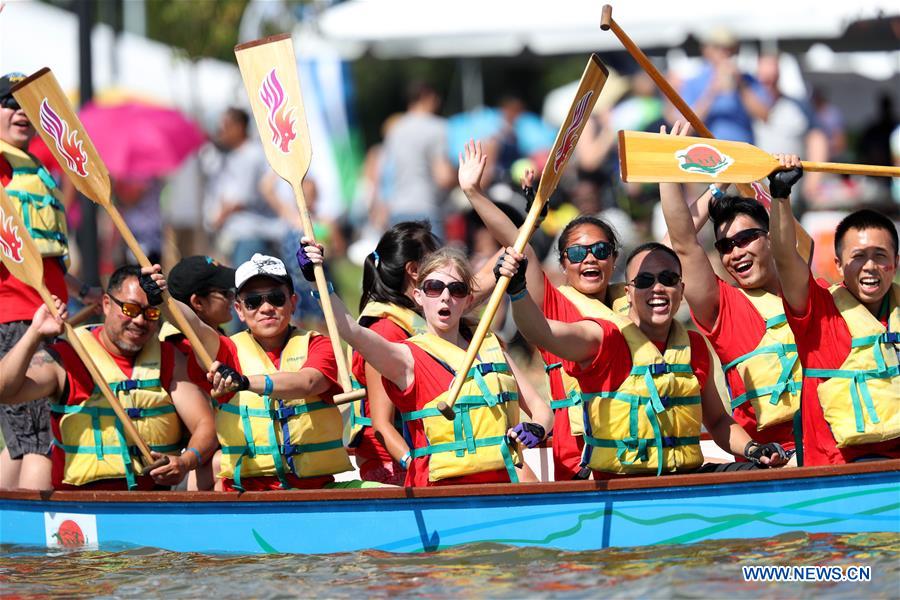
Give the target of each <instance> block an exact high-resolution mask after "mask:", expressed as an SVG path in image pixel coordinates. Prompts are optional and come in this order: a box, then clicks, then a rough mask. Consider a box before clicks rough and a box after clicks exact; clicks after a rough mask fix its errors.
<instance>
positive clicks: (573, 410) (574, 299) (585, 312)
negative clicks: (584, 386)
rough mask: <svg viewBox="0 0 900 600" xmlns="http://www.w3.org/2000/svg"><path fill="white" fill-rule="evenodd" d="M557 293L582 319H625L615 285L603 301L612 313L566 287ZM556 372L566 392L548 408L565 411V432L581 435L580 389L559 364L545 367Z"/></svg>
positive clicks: (624, 301)
mask: <svg viewBox="0 0 900 600" xmlns="http://www.w3.org/2000/svg"><path fill="white" fill-rule="evenodd" d="M558 289H559V291H560V293H562V295H563V296H565V297H566V298H567V299H568V300H569V301H570V302H571V303H572V304H574V305H575V308H577V309H578V312H579V313H581V314H582V316H585V317H595V318H598V319H608V318H610V315H620V316H622V317H626V318H627V317H628V309H629V308H630V306H629V304H628V297H627V296H626V295H625V285H624V284H621V283H616V284H612V285H610V286H609V287H608V288H607V290H606V298H607V301H608V302H610V303H612V306H613V307H612V309H610V308H609V307H608V306H607V305H606V304H603V303H602V302H600V301H599V300H597V299H596V298H591V297H590V296H586V295H584V294H582V293H581V292H579V291H578V290H576V289H575V288H573V287H572V286H569V285H563V286H560V287H559V288H558ZM555 369H559V372H560V377H562V382H563V389H564V390H565V392H566V396H565V398H553V399H551V400H550V408H551V409H554V410H556V409H558V408H568V410H569V428H570V429H571V432H572V435H584V410H583V408H582V407H583V405H584V399H583V397H582V395H581V387H580V386H579V385H578V380H577V379H575V378H574V377H572V376H571V375H569V374H568V373H566V372H565V371H564V370H563V369H562V363H554V364H552V365H547V366H546V370H547V372H548V373H550V372H551V371H553V370H555Z"/></svg>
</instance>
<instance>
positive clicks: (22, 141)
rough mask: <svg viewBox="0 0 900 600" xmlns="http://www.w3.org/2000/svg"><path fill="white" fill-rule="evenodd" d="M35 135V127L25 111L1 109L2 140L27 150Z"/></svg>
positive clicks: (0, 128)
mask: <svg viewBox="0 0 900 600" xmlns="http://www.w3.org/2000/svg"><path fill="white" fill-rule="evenodd" d="M34 134H35V130H34V127H33V126H32V125H31V121H29V120H28V115H26V114H25V111H24V110H22V109H21V108H18V109H15V110H14V109H12V108H5V107H4V108H0V139H2V140H3V141H4V142H7V143H9V144H12V145H13V146H15V147H17V148H20V149H22V150H25V149H26V148H28V143H29V142H30V141H31V138H33V137H34Z"/></svg>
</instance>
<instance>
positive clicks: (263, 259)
mask: <svg viewBox="0 0 900 600" xmlns="http://www.w3.org/2000/svg"><path fill="white" fill-rule="evenodd" d="M254 277H269V278H271V279H275V280H276V281H278V282H280V283H284V284H285V285H287V286H288V288H289V289H290V290H291V291H292V292H293V290H294V284H293V281H292V280H291V277H290V275H288V272H287V269H286V268H285V266H284V262H283V261H282V260H281V259H280V258H275V257H274V256H266V255H265V254H259V253H256V254H254V255H253V256H252V257H251V258H250V260H248V261H247V262H245V263H242V264H241V266H239V267H238V268H237V270H236V271H235V272H234V287H236V288H237V290H238V291H241V287H242V286H243V285H244V284H245V283H247V282H248V281H250V280H251V279H253V278H254Z"/></svg>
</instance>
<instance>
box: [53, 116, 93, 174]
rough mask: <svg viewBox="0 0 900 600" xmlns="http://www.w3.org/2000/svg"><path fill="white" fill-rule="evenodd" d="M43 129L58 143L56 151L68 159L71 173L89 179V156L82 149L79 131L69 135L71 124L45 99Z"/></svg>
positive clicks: (67, 162)
mask: <svg viewBox="0 0 900 600" xmlns="http://www.w3.org/2000/svg"><path fill="white" fill-rule="evenodd" d="M41 128H42V129H43V130H44V131H46V132H47V133H49V134H50V136H51V137H52V138H53V140H54V141H55V142H56V149H57V150H58V151H59V153H60V155H62V157H63V158H64V159H66V165H67V166H68V167H69V170H70V171H73V172H75V173H78V175H80V176H81V177H87V175H88V172H87V169H86V168H85V166H86V165H87V154H85V153H84V150H83V149H82V148H81V144H82V142H81V140H79V139H78V130H77V129H76V130H74V131H72V132H71V133H69V124H68V123H66V122H65V121H63V120H62V119H61V118H60V116H59V115H58V114H56V111H54V110H53V109H52V108H50V103H48V102H47V99H46V98H44V99H43V101H41Z"/></svg>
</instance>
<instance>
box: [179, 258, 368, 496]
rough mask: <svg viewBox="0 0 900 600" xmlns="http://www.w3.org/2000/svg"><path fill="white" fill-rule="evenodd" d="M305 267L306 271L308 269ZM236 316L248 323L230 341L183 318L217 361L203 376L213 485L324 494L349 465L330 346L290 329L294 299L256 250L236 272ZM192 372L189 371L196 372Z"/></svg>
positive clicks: (193, 318)
mask: <svg viewBox="0 0 900 600" xmlns="http://www.w3.org/2000/svg"><path fill="white" fill-rule="evenodd" d="M310 269H311V265H310ZM234 284H235V287H236V288H237V299H236V300H235V303H234V308H235V311H236V312H237V314H238V317H239V318H240V320H241V321H242V322H243V323H244V324H245V325H246V326H247V330H246V331H242V332H240V333H237V334H235V335H233V336H231V337H225V336H222V335H220V334H219V333H218V332H217V331H216V330H215V329H213V328H212V327H210V326H209V325H207V324H205V323H203V322H201V321H200V319H199V318H198V317H197V315H196V314H195V313H194V312H193V311H191V310H190V309H189V308H188V307H187V306H182V312H183V313H184V314H185V316H186V317H187V318H188V320H189V321H190V322H191V324H192V325H193V326H194V328H195V330H196V331H197V332H198V334H199V336H200V338H201V339H202V341H203V344H204V346H206V348H207V349H209V350H210V352H211V353H213V354H214V355H215V357H216V362H214V363H213V365H212V367H211V369H210V371H209V373H206V374H202V373H199V367H197V366H196V363H192V365H191V369H192V375H193V376H194V378H195V381H197V380H198V378H201V377H205V378H206V380H207V382H208V385H210V386H211V387H210V390H211V392H212V395H213V396H214V397H215V398H216V399H217V401H218V403H219V407H218V411H217V416H216V430H217V433H218V436H219V444H220V446H221V448H222V450H221V457H220V461H219V462H220V465H221V466H220V470H219V473H217V477H219V478H221V479H222V480H223V481H222V482H221V484H217V485H218V486H219V487H220V488H221V489H224V490H226V491H230V490H256V491H262V490H277V489H314V488H322V487H324V486H326V485H328V484H331V483H332V482H333V481H334V474H335V473H341V472H343V471H349V470H351V469H352V467H351V465H350V459H349V457H348V456H347V451H346V450H345V449H344V445H343V423H342V419H341V414H340V412H339V411H338V409H337V407H336V406H334V403H333V401H332V398H333V396H334V394H337V393H340V392H341V388H340V385H339V384H338V375H337V363H336V362H335V357H334V351H333V350H332V348H331V342H330V341H329V339H328V338H327V337H326V336H323V335H319V334H318V333H315V332H311V331H310V332H303V331H300V330H298V329H297V328H295V327H294V326H292V325H291V315H293V313H294V308H295V307H296V304H297V296H296V294H295V293H294V287H293V283H292V280H291V277H290V275H288V272H287V269H286V268H285V265H284V263H283V262H282V261H281V260H280V259H278V258H275V257H273V256H265V255H262V254H254V255H253V257H252V258H251V259H250V260H248V261H247V262H245V263H243V264H241V265H240V266H238V268H237V270H236V271H235V280H234ZM195 369H196V371H195Z"/></svg>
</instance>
